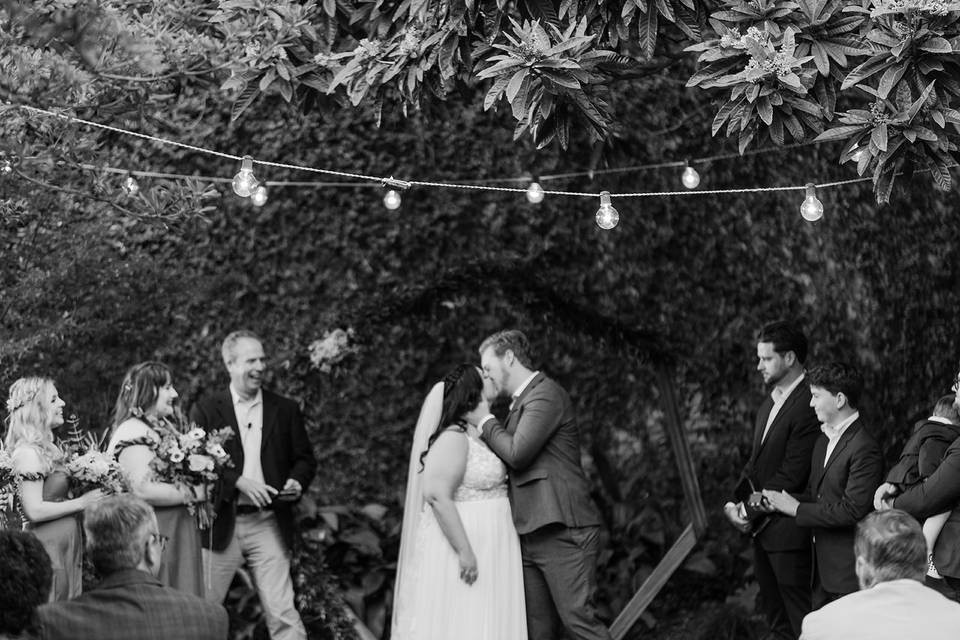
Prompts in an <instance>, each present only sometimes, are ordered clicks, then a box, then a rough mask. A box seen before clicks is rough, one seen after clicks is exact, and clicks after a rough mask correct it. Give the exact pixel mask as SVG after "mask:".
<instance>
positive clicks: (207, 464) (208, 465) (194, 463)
mask: <svg viewBox="0 0 960 640" xmlns="http://www.w3.org/2000/svg"><path fill="white" fill-rule="evenodd" d="M188 463H189V465H190V471H194V472H199V471H213V467H214V465H213V459H212V458H211V457H210V456H203V455H200V454H196V453H191V454H190V458H189V460H188Z"/></svg>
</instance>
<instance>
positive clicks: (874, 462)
mask: <svg viewBox="0 0 960 640" xmlns="http://www.w3.org/2000/svg"><path fill="white" fill-rule="evenodd" d="M807 381H808V383H809V384H810V396H811V398H810V406H811V407H813V410H814V412H815V413H816V414H817V419H818V420H819V421H820V425H821V426H820V429H821V431H822V435H821V436H820V437H819V439H818V440H817V442H816V444H815V445H814V447H813V458H812V460H811V464H810V478H809V480H808V482H807V488H806V492H805V493H804V494H802V495H799V496H797V497H794V496H793V495H791V494H789V493H787V492H786V491H779V492H777V491H769V490H767V491H764V492H763V495H764V496H765V497H766V498H767V500H769V502H770V504H771V505H772V507H773V508H774V509H776V510H777V511H779V512H781V513H783V514H786V515H788V516H793V517H795V518H796V522H797V524H798V525H799V526H801V527H807V528H809V529H811V530H812V532H813V548H814V580H813V594H812V605H813V609H819V608H820V607H822V606H823V605H825V604H827V603H828V602H832V601H833V600H836V599H838V598H840V597H841V596H844V595H846V594H848V593H853V592H854V591H856V590H857V588H858V583H857V575H856V572H855V571H854V554H853V539H854V536H855V532H856V526H857V523H858V522H859V521H860V519H861V518H863V517H864V516H865V515H867V514H868V513H870V511H872V510H873V494H874V491H875V490H876V489H877V487H878V486H880V483H881V482H882V480H883V456H882V454H881V451H880V445H878V444H877V441H876V440H874V438H873V436H871V435H870V434H869V433H867V430H866V428H865V427H864V425H863V422H861V420H860V412H859V410H858V409H857V407H858V406H859V402H860V394H861V392H862V390H863V378H862V377H861V375H860V373H859V372H858V371H857V370H856V369H854V368H853V367H851V366H849V365H846V364H843V363H839V362H835V363H830V364H826V365H823V366H820V367H815V368H813V369H812V370H810V371H809V372H808V373H807Z"/></svg>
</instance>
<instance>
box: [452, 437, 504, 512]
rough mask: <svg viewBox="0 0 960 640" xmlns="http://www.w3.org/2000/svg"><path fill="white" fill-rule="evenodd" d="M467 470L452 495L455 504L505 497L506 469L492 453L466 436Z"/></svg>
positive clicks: (485, 446) (477, 441) (480, 443)
mask: <svg viewBox="0 0 960 640" xmlns="http://www.w3.org/2000/svg"><path fill="white" fill-rule="evenodd" d="M467 442H468V443H469V445H468V448H467V468H466V471H464V473H463V481H462V482H461V483H460V486H459V487H457V490H456V491H455V492H454V494H453V499H454V500H455V501H457V502H468V501H471V500H489V499H490V498H501V497H505V496H506V495H507V468H506V467H505V466H504V464H503V462H501V460H500V458H498V457H497V454H495V453H494V452H493V451H490V449H488V448H487V445H485V444H483V443H482V442H480V441H479V440H476V439H474V438H471V437H470V436H467Z"/></svg>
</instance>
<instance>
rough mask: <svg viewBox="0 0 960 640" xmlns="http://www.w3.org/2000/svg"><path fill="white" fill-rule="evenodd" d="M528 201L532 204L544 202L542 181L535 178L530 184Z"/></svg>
mask: <svg viewBox="0 0 960 640" xmlns="http://www.w3.org/2000/svg"><path fill="white" fill-rule="evenodd" d="M527 202H529V203H530V204H540V203H541V202H543V187H541V186H540V183H539V182H537V181H536V180H534V181H533V182H531V183H530V186H529V187H527Z"/></svg>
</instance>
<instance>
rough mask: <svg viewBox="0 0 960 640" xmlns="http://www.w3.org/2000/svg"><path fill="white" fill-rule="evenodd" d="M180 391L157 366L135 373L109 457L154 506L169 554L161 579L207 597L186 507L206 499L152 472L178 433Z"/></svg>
mask: <svg viewBox="0 0 960 640" xmlns="http://www.w3.org/2000/svg"><path fill="white" fill-rule="evenodd" d="M177 397H178V396H177V391H176V389H174V388H173V379H172V376H171V374H170V369H168V368H167V367H166V366H165V365H163V364H160V363H159V362H142V363H140V364H138V365H135V366H133V367H131V368H130V369H129V370H128V371H127V374H126V376H125V377H124V378H123V383H122V384H121V386H120V394H119V395H118V396H117V404H116V408H115V409H114V417H113V427H112V428H111V431H110V443H109V445H108V447H107V454H108V455H111V456H114V457H115V458H116V459H117V461H118V462H119V463H120V466H121V467H122V468H123V470H124V472H125V474H126V476H127V479H128V480H129V482H130V488H131V491H132V492H133V493H134V494H135V495H136V496H137V497H139V498H142V499H143V500H145V501H146V502H148V503H149V504H150V505H151V506H153V508H154V511H155V512H156V514H157V524H158V525H159V529H160V535H161V536H163V537H164V538H166V539H167V548H166V552H165V553H164V556H163V562H162V563H161V565H160V573H159V575H158V577H159V578H160V580H161V581H163V582H164V583H166V584H168V585H170V586H171V587H174V588H175V589H179V590H180V591H186V592H187V593H192V594H194V595H196V596H200V597H203V592H204V588H203V564H202V555H201V551H200V540H201V539H200V529H199V528H198V527H197V522H196V518H194V516H192V515H191V514H190V513H189V512H188V510H187V505H189V504H191V503H193V502H198V501H200V500H201V499H202V498H204V494H203V491H202V489H201V488H199V487H179V486H176V485H174V484H170V483H168V482H158V481H157V480H156V478H155V477H154V474H153V471H152V470H151V468H150V463H151V462H152V461H153V459H154V458H155V457H156V447H157V445H158V444H159V443H160V438H161V434H163V432H164V431H168V432H169V431H172V432H176V431H177V426H176V424H177V417H178V411H177V406H176V400H177Z"/></svg>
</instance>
